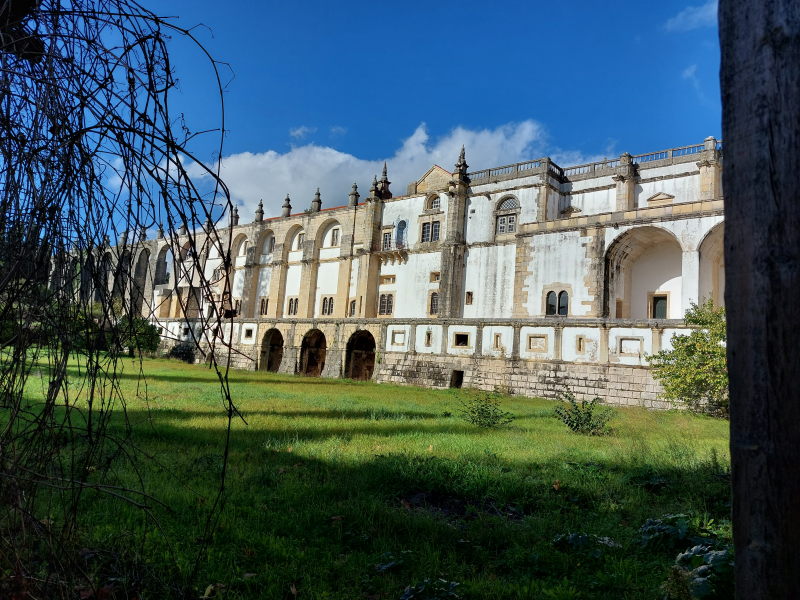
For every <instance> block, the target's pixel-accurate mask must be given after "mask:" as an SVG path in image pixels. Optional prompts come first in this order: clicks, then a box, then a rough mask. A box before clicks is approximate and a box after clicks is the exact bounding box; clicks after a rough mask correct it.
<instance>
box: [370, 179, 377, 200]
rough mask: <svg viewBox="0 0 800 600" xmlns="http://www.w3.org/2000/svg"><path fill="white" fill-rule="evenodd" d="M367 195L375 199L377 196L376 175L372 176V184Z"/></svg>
mask: <svg viewBox="0 0 800 600" xmlns="http://www.w3.org/2000/svg"><path fill="white" fill-rule="evenodd" d="M369 197H370V198H371V199H373V200H375V199H376V198H377V197H378V176H377V175H373V176H372V186H371V187H370V188H369Z"/></svg>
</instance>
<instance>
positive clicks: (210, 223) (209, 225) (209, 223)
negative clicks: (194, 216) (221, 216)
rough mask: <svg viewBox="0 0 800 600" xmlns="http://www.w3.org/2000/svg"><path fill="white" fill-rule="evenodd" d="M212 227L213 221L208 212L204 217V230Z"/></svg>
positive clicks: (209, 229)
mask: <svg viewBox="0 0 800 600" xmlns="http://www.w3.org/2000/svg"><path fill="white" fill-rule="evenodd" d="M213 227H214V221H213V219H212V218H211V214H210V213H209V215H208V217H206V231H211V230H212V229H213Z"/></svg>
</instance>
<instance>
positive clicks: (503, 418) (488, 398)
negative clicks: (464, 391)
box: [459, 394, 515, 429]
mask: <svg viewBox="0 0 800 600" xmlns="http://www.w3.org/2000/svg"><path fill="white" fill-rule="evenodd" d="M459 413H460V414H461V418H462V419H464V420H465V421H466V422H467V423H472V424H473V425H475V426H477V427H482V428H484V429H494V428H496V427H503V426H504V425H508V424H509V423H511V421H513V420H514V418H515V417H514V415H513V414H512V413H510V412H506V411H504V410H503V409H502V408H500V398H499V397H498V396H497V394H479V395H475V396H470V397H469V398H466V399H464V400H462V401H461V409H460V410H459Z"/></svg>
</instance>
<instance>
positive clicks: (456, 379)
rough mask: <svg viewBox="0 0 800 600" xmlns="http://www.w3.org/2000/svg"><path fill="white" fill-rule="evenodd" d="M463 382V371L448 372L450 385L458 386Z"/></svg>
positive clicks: (452, 386)
mask: <svg viewBox="0 0 800 600" xmlns="http://www.w3.org/2000/svg"><path fill="white" fill-rule="evenodd" d="M463 383H464V371H453V372H452V373H451V374H450V387H451V388H460V387H461V385H462V384H463Z"/></svg>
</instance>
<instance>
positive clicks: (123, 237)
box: [119, 229, 128, 246]
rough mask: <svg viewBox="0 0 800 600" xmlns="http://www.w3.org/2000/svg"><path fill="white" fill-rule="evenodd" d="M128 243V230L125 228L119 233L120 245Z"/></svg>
mask: <svg viewBox="0 0 800 600" xmlns="http://www.w3.org/2000/svg"><path fill="white" fill-rule="evenodd" d="M127 243H128V230H127V229H123V230H122V232H121V233H120V234H119V245H120V246H124V245H125V244H127Z"/></svg>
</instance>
